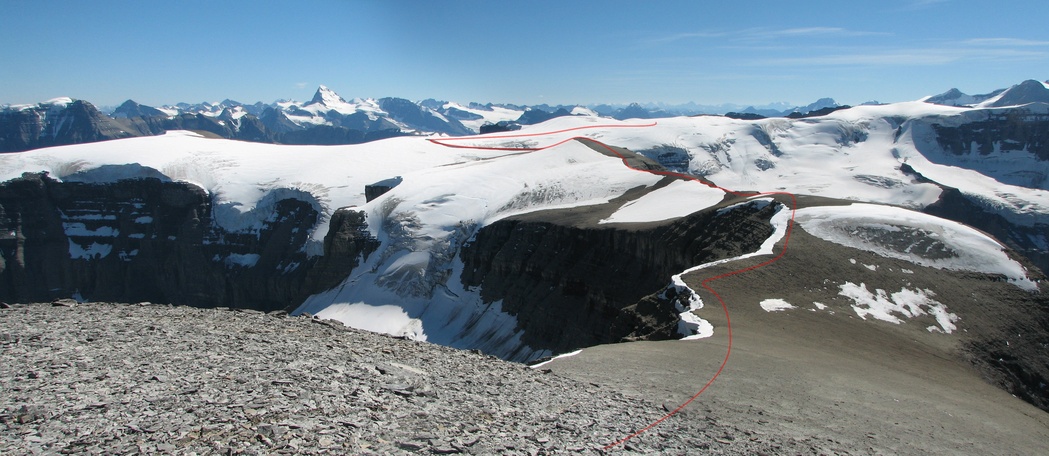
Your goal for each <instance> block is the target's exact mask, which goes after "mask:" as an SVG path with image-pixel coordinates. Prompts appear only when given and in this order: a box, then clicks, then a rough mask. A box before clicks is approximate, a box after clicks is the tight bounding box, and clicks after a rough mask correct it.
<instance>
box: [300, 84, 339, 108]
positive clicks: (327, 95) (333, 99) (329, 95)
mask: <svg viewBox="0 0 1049 456" xmlns="http://www.w3.org/2000/svg"><path fill="white" fill-rule="evenodd" d="M307 104H322V105H325V106H329V107H330V106H333V105H340V104H346V100H344V99H343V98H342V97H340V96H339V94H337V93H335V91H334V90H332V89H329V88H328V87H327V86H324V85H321V86H319V87H317V93H315V94H313V99H312V100H310V102H309V103H307Z"/></svg>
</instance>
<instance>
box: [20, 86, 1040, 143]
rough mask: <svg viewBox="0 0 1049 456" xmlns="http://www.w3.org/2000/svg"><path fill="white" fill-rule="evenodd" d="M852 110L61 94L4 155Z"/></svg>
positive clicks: (1010, 93)
mask: <svg viewBox="0 0 1049 456" xmlns="http://www.w3.org/2000/svg"><path fill="white" fill-rule="evenodd" d="M922 101H925V102H928V103H935V104H945V105H955V106H976V105H980V106H987V107H995V106H1012V105H1019V104H1025V103H1031V102H1049V89H1047V88H1046V84H1045V83H1042V82H1039V81H1034V80H1029V81H1025V82H1023V83H1020V84H1018V85H1016V86H1013V87H1011V88H1009V89H1001V90H997V91H994V92H992V93H989V94H984V95H966V94H964V93H962V92H961V91H959V90H958V89H951V90H949V91H947V92H944V93H942V94H940V95H936V96H932V97H927V98H925V99H923V100H922ZM871 104H875V102H871ZM847 107H848V106H842V105H839V104H838V103H837V102H836V101H834V99H832V98H821V99H819V100H817V101H815V102H813V103H811V104H809V105H806V106H796V107H789V106H788V105H786V104H784V103H778V104H772V105H767V106H760V107H755V106H746V107H742V108H741V107H740V106H739V105H730V104H723V105H717V106H711V105H697V104H694V103H689V104H683V105H673V106H671V105H661V104H639V103H632V104H629V105H625V106H624V105H609V104H602V105H594V106H590V107H586V106H578V105H554V106H551V105H546V104H543V105H536V106H523V105H512V104H492V103H488V104H480V103H469V104H459V103H454V102H447V101H438V100H434V99H427V100H422V101H418V102H413V101H410V100H406V99H403V98H393V97H388V98H378V99H375V98H355V99H352V100H349V101H348V100H346V99H344V98H343V97H341V96H339V95H338V94H337V93H336V92H335V91H333V90H331V89H329V88H328V87H325V86H320V87H319V88H318V89H317V92H316V93H315V94H314V96H313V98H312V99H311V100H310V101H308V102H305V103H302V102H297V101H285V100H281V101H277V102H274V103H271V104H264V103H261V102H257V103H254V104H244V103H240V102H237V101H234V100H229V99H226V100H223V101H221V102H218V103H196V104H190V103H178V104H175V105H169V106H159V107H153V106H146V105H142V104H139V103H136V102H135V101H133V100H128V101H126V102H124V103H123V104H121V105H120V106H118V107H116V108H114V109H112V111H111V112H107V110H100V109H98V108H96V107H95V106H94V105H92V104H91V103H89V102H87V101H85V100H76V99H72V98H65V97H64V98H56V99H53V100H48V101H45V102H41V103H37V104H35V105H4V106H2V107H0V152H16V151H23V150H30V149H36V148H40V147H49V146H58V145H67V144H78V143H86V142H94V141H103V140H108V139H119V138H128V137H136V136H153V135H158V134H163V133H164V132H166V131H170V130H193V131H198V132H204V133H209V134H212V135H215V136H217V137H222V138H227V139H236V140H242V141H252V142H264V143H278V144H300V145H304V144H316V145H335V144H358V143H363V142H368V141H373V140H376V139H382V138H389V137H394V136H404V135H431V134H443V135H449V136H462V135H469V134H475V133H478V132H484V131H491V130H482V127H484V126H486V125H488V126H491V125H498V126H499V127H498V128H496V129H497V130H498V129H512V128H515V125H531V124H535V123H539V122H544V121H547V120H550V119H552V118H555V117H561V116H570V115H571V116H601V117H609V118H614V119H619V120H625V119H655V118H667V117H678V116H692V115H702V114H718V115H726V116H728V117H736V118H744V119H759V118H763V117H807V116H813V115H824V114H827V113H829V112H832V111H834V110H838V109H843V108H847Z"/></svg>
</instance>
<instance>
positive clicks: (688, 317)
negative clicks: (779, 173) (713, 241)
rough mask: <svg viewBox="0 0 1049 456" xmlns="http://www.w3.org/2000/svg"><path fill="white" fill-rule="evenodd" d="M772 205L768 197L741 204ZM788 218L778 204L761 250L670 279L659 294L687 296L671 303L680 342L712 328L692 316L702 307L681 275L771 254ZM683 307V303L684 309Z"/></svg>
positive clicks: (707, 334)
mask: <svg viewBox="0 0 1049 456" xmlns="http://www.w3.org/2000/svg"><path fill="white" fill-rule="evenodd" d="M772 203H773V200H772V198H758V199H754V200H751V201H749V202H746V203H741V204H762V205H767V204H772ZM736 206H739V205H734V206H731V207H729V208H725V209H722V210H721V211H719V212H718V214H719V215H720V214H723V213H725V212H723V211H727V210H731V208H732V207H736ZM790 218H791V210H790V209H788V208H787V207H786V206H783V205H780V206H779V208H778V209H777V211H776V213H775V214H773V216H772V219H770V220H769V222H770V223H771V224H772V228H773V231H772V235H770V236H769V237H768V239H765V242H763V243H762V244H761V247H760V248H758V250H756V251H754V252H751V253H748V254H745V255H740V256H738V257H733V258H725V259H721V260H717V261H711V262H710V263H704V264H701V265H699V266H693V267H691V268H688V269H686V270H684V271H682V272H681V273H680V274H676V275H674V276H673V277H671V283H670V285H668V286H667V289H666V290H664V291H663V294H664V296H667V295H668V294H669V293H671V292H672V293H673V294H674V295H675V296H684V297H687V298H686V299H685V301H684V303H682V300H681V299H678V300H675V302H674V305H675V307H676V308H677V311H678V312H680V314H679V318H680V319H681V320H680V321H679V322H678V334H681V335H682V336H684V337H683V338H682V340H693V339H701V338H705V337H710V336H713V335H714V326H713V325H711V324H710V322H708V321H706V320H704V319H702V318H699V317H698V316H696V314H694V313H693V311H695V310H698V309H702V308H703V300H702V299H701V298H700V297H699V294H697V293H696V290H693V289H692V288H691V287H689V286H688V285H687V284H685V281H684V279H682V276H684V275H685V274H690V273H693V272H696V271H699V270H701V269H706V268H709V267H713V266H717V265H721V264H725V263H730V262H733V261H739V260H743V259H747V258H751V257H755V256H758V255H772V248H773V247H774V246H775V245H776V243H777V242H779V241H781V240H783V237H784V236H786V235H787V229H788V228H789V224H790ZM685 304H687V306H686V305H685Z"/></svg>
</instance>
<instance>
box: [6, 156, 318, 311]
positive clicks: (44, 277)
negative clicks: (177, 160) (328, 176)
mask: <svg viewBox="0 0 1049 456" xmlns="http://www.w3.org/2000/svg"><path fill="white" fill-rule="evenodd" d="M212 210H213V205H212V202H211V200H210V198H209V196H208V194H207V193H206V192H204V191H203V190H202V189H200V188H198V187H195V186H192V185H190V184H185V183H178V182H165V181H162V180H160V179H152V178H151V179H136V180H124V181H119V182H116V183H111V184H105V185H102V184H91V183H79V182H58V181H55V180H54V179H51V178H49V177H47V176H46V175H43V174H30V173H27V174H24V175H23V177H22V178H20V179H14V180H12V181H9V182H6V183H4V184H2V185H0V300H8V301H19V302H30V301H47V300H51V299H54V298H60V297H69V296H74V295H80V296H82V297H83V298H85V299H90V300H107V301H122V302H137V301H152V302H163V303H175V304H185V305H192V306H207V307H218V306H230V307H251V308H256V309H260V310H273V309H284V308H286V307H288V306H289V305H290V304H291V303H294V302H297V301H298V300H301V299H302V297H303V293H304V292H305V290H306V288H304V286H303V283H304V281H305V278H306V274H307V272H308V270H309V269H310V265H311V262H312V261H313V260H312V259H310V258H308V257H307V255H306V253H305V248H304V247H305V245H306V242H307V240H308V239H307V236H308V235H309V234H308V233H309V231H310V229H311V228H312V227H313V226H314V225H315V224H316V222H317V219H318V217H319V214H318V213H317V211H316V210H315V209H314V208H313V206H312V205H311V204H309V203H307V202H305V201H300V200H296V199H284V200H281V201H277V202H276V203H275V204H274V213H273V214H272V216H270V217H269V218H267V219H266V220H265V221H264V222H262V223H261V224H260V226H258V227H257V228H256V229H252V230H250V231H246V232H229V231H226V230H224V229H222V228H221V227H219V226H218V225H216V224H215V223H214V221H213V219H212V216H213V215H212V214H213V212H212Z"/></svg>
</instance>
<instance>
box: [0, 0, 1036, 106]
mask: <svg viewBox="0 0 1049 456" xmlns="http://www.w3.org/2000/svg"><path fill="white" fill-rule="evenodd" d="M1047 18H1049V15H1047V14H1046V13H1045V9H1044V6H1043V4H1042V3H1041V2H1036V1H1014V2H1011V1H998V2H977V1H960V0H882V1H872V2H866V1H841V0H837V1H796V2H783V1H750V2H746V1H735V2H720V1H719V2H714V1H709V2H708V1H699V0H681V1H639V0H633V1H616V0H602V1H573V0H558V1H454V2H453V1H448V2H445V1H308V0H306V1H253V2H245V1H192V0H190V1H141V0H140V1H23V0H0V104H17V103H35V102H39V101H43V100H47V99H50V98H54V97H59V96H70V97H73V98H80V99H85V100H88V101H91V102H92V103H94V104H96V105H102V106H105V105H116V104H119V103H121V102H123V101H124V100H126V99H129V98H130V99H134V100H136V101H138V102H140V103H144V104H149V105H162V104H171V103H175V102H179V101H189V102H199V101H218V100H221V99H223V98H232V99H234V100H238V101H241V102H248V103H251V102H255V101H263V102H266V103H269V102H272V101H274V100H277V99H295V100H305V99H309V98H310V97H311V96H312V94H313V92H314V91H315V90H316V87H317V86H318V85H319V84H324V85H327V86H329V87H331V88H332V89H334V90H335V91H336V92H338V93H339V94H341V95H342V96H343V97H346V98H354V97H385V96H398V97H404V98H409V99H413V100H420V99H423V98H437V99H443V100H452V101H459V102H469V101H479V102H489V101H490V102H505V103H523V104H537V103H551V104H556V103H565V104H575V103H579V104H589V103H628V102H634V101H637V102H665V103H683V102H689V101H693V102H697V103H701V104H719V103H738V104H765V103H770V102H781V101H782V102H788V103H792V104H807V103H809V102H812V101H814V100H815V99H817V98H820V97H833V98H835V99H836V100H837V101H838V102H839V103H846V104H857V103H862V102H864V101H869V100H878V101H883V102H891V101H904V100H913V99H917V98H920V97H922V96H924V95H932V94H936V93H940V92H943V91H945V90H947V89H949V88H951V87H958V88H959V89H961V90H962V91H964V92H967V93H970V94H974V93H986V92H989V91H991V90H994V89H997V88H1004V87H1008V86H1010V85H1013V84H1016V83H1019V82H1021V81H1023V80H1025V79H1039V80H1045V79H1049V27H1046V24H1045V20H1046V19H1047Z"/></svg>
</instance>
